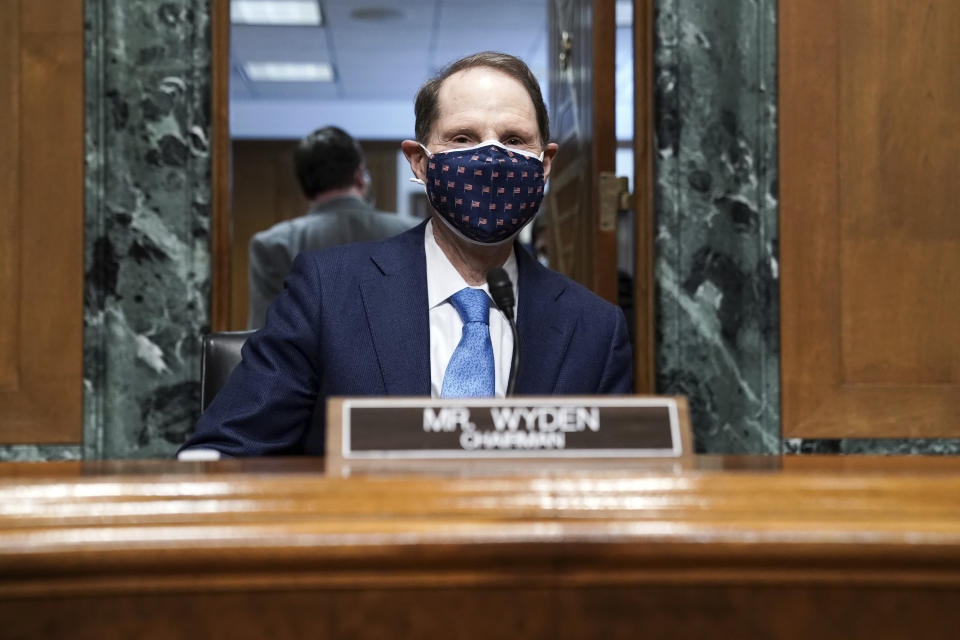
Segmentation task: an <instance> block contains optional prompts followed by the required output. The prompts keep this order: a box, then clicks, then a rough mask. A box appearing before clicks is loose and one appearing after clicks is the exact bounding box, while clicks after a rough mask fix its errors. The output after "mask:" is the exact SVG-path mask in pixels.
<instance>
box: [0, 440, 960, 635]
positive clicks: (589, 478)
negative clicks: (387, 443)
mask: <svg viewBox="0 0 960 640" xmlns="http://www.w3.org/2000/svg"><path fill="white" fill-rule="evenodd" d="M787 462H789V461H785V464H784V467H792V466H793V465H790V464H787ZM796 462H798V463H802V464H798V465H796V467H795V468H785V469H778V468H777V467H778V465H779V463H780V460H779V459H777V458H773V457H762V458H760V459H750V458H747V459H737V460H732V461H731V460H727V459H719V458H707V459H704V458H700V459H698V460H697V463H698V466H699V467H700V468H699V469H698V470H696V471H689V472H682V473H681V472H676V471H672V470H671V471H669V472H656V471H654V470H651V469H650V468H647V467H644V466H643V465H642V464H637V463H630V462H624V463H622V464H621V465H620V466H618V467H617V468H607V469H604V470H602V471H585V470H583V469H579V468H577V464H576V462H575V461H574V462H572V463H571V468H570V471H569V472H566V471H562V470H560V471H556V470H555V471H554V472H551V474H549V475H526V474H525V473H524V471H523V470H519V469H517V470H514V471H512V472H507V473H505V474H502V475H491V474H490V473H489V472H488V471H487V472H481V473H480V475H470V473H469V472H468V473H464V474H459V475H457V476H456V477H452V476H433V475H429V474H422V473H421V474H389V475H376V474H362V473H354V474H353V475H352V476H351V477H348V478H344V477H338V476H327V475H325V474H324V466H323V461H322V460H315V459H314V460H311V459H302V458H301V459H283V460H281V459H277V460H263V459H261V460H230V461H224V462H219V463H211V464H203V463H177V462H173V461H148V462H128V463H95V464H85V463H51V464H32V465H28V464H6V465H0V504H2V505H4V507H5V508H4V509H3V511H2V513H0V619H2V620H3V625H4V626H3V630H4V633H5V637H6V636H10V637H16V638H49V637H61V636H68V637H70V638H78V639H79V638H129V637H137V638H176V637H230V638H248V637H249V638H262V637H264V636H270V637H275V638H286V637H298V638H299V637H307V636H317V637H350V638H367V637H369V638H412V637H456V638H485V639H486V638H501V637H503V638H517V637H522V638H551V639H552V638H637V637H653V638H701V637H718V638H790V639H793V638H796V639H807V638H818V639H821V640H826V639H828V638H829V639H832V638H843V639H844V640H850V639H851V638H864V639H870V640H873V639H874V638H903V637H909V638H928V637H929V638H948V637H953V635H955V629H956V626H957V625H958V624H960V609H958V608H957V607H956V606H954V604H955V602H956V601H957V598H958V597H960V501H958V500H957V496H958V495H960V459H957V458H937V459H933V460H924V459H918V458H916V457H913V458H907V459H903V458H886V459H876V458H871V459H867V458H863V457H857V458H854V459H850V458H845V457H828V458H820V459H813V458H807V457H804V458H800V459H799V460H796ZM731 469H735V471H731Z"/></svg>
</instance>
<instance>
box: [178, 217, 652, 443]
mask: <svg viewBox="0 0 960 640" xmlns="http://www.w3.org/2000/svg"><path fill="white" fill-rule="evenodd" d="M424 227H425V224H421V225H418V226H417V227H415V228H413V229H411V230H409V231H407V232H405V233H402V234H400V235H398V236H395V237H393V238H389V239H387V240H382V241H380V242H370V243H360V244H352V245H344V246H339V247H333V248H330V249H322V250H319V251H310V252H306V253H303V254H301V255H300V256H299V257H298V258H297V259H296V260H295V261H294V264H293V267H292V269H291V271H290V274H289V276H288V277H287V280H286V282H285V285H286V288H285V290H284V291H283V293H281V295H280V296H279V297H278V298H277V299H276V301H275V302H274V303H273V304H272V305H271V306H270V308H269V310H268V312H267V322H266V325H265V326H264V328H263V329H261V330H260V331H258V332H257V333H256V334H254V335H253V336H251V337H250V338H249V339H248V340H247V342H246V344H245V345H244V347H243V351H242V356H243V361H242V362H241V363H240V364H239V365H238V366H237V368H236V369H235V370H234V372H233V374H232V375H231V377H230V379H229V380H228V382H227V384H226V386H225V387H224V388H223V389H222V390H221V391H220V393H219V394H217V397H216V398H215V399H214V401H213V402H212V403H211V404H210V406H209V407H208V408H207V410H206V411H205V412H204V413H203V415H202V416H201V417H200V421H199V422H198V423H197V428H196V431H195V433H194V434H193V435H192V436H191V437H190V438H189V439H188V440H187V442H186V443H185V445H184V448H186V447H206V448H211V449H217V450H219V451H220V452H222V453H224V454H226V455H230V456H252V455H279V454H307V455H320V454H322V453H323V448H324V425H325V418H326V401H327V398H328V397H329V396H371V395H374V396H381V395H391V396H429V395H430V321H429V315H428V314H429V310H428V308H427V273H426V257H425V255H424V248H423V234H424ZM516 256H517V270H518V280H519V282H518V288H519V301H518V304H517V331H518V333H519V337H520V339H519V342H520V365H519V366H520V368H519V371H518V372H517V383H516V393H517V395H551V394H567V395H571V394H605V393H630V392H631V387H632V384H633V379H632V378H633V367H632V358H631V352H630V344H629V341H628V338H627V330H626V323H625V320H624V317H623V312H622V311H621V310H620V309H619V308H618V307H615V306H613V305H611V304H609V303H608V302H605V301H603V300H601V299H600V298H598V297H597V296H595V295H594V294H593V293H591V292H590V291H588V290H587V289H585V288H584V287H582V286H580V285H578V284H576V283H575V282H573V281H572V280H570V279H568V278H566V277H564V276H562V275H560V274H558V273H556V272H554V271H551V270H549V269H547V268H545V267H543V266H542V265H540V264H539V263H538V262H537V261H536V260H534V259H533V258H532V257H531V256H530V254H528V253H527V252H526V251H525V250H524V249H523V248H521V247H519V245H518V246H517V248H516Z"/></svg>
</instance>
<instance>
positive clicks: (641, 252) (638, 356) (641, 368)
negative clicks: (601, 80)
mask: <svg viewBox="0 0 960 640" xmlns="http://www.w3.org/2000/svg"><path fill="white" fill-rule="evenodd" d="M653 29H654V21H653V0H634V1H633V91H634V94H633V211H634V221H635V222H634V229H635V231H634V234H635V235H634V284H633V304H634V349H633V357H634V366H633V376H634V389H635V390H636V392H637V393H654V392H655V386H656V369H655V362H656V353H657V350H656V345H655V344H654V335H655V331H654V299H655V296H654V294H655V291H654V274H653V264H654V259H655V253H654V244H653V238H654V225H655V222H656V221H655V216H654V210H653V192H654V174H653V172H654V165H653V83H654V76H653Z"/></svg>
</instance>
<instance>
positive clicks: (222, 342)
mask: <svg viewBox="0 0 960 640" xmlns="http://www.w3.org/2000/svg"><path fill="white" fill-rule="evenodd" d="M254 333H255V331H215V332H213V333H208V334H207V335H205V336H203V352H202V353H201V355H200V412H201V413H203V412H204V411H206V410H207V407H208V406H210V403H211V402H213V398H214V396H216V395H217V392H219V391H220V389H222V388H223V385H224V384H226V382H227V378H229V377H230V374H231V373H232V372H233V368H234V367H236V366H237V365H238V364H240V348H241V347H243V343H244V342H246V341H247V338H249V337H250V336H252V335H253V334H254Z"/></svg>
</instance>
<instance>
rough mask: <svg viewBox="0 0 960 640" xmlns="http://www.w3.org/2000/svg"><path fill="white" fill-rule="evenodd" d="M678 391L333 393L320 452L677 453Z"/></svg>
mask: <svg viewBox="0 0 960 640" xmlns="http://www.w3.org/2000/svg"><path fill="white" fill-rule="evenodd" d="M686 420H687V419H686V404H685V401H684V399H683V398H674V397H635V396H565V397H560V396H557V397H554V396H549V397H536V398H534V397H524V398H509V399H504V398H482V399H480V398H478V399H467V400H451V399H431V398H335V399H331V401H330V406H329V408H328V427H327V456H328V458H341V459H342V460H343V461H350V460H358V461H359V460H370V459H376V460H404V459H406V460H414V459H421V460H456V459H489V458H536V459H550V458H555V459H569V458H679V457H682V456H685V455H687V454H689V453H690V452H689V438H688V437H684V431H685V430H686V431H687V432H689V426H688V425H687V426H685V425H684V424H683V423H685V422H686Z"/></svg>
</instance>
